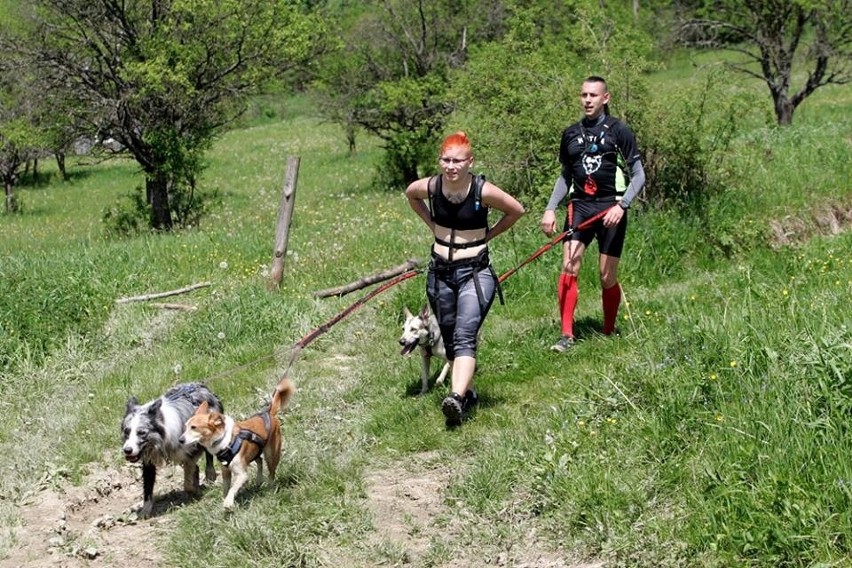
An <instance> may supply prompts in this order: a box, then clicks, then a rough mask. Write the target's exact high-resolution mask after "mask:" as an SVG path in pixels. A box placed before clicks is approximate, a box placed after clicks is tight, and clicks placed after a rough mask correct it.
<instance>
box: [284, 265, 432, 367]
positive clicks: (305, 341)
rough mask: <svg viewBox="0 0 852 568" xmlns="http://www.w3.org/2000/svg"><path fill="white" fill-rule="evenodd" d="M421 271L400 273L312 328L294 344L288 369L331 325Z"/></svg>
mask: <svg viewBox="0 0 852 568" xmlns="http://www.w3.org/2000/svg"><path fill="white" fill-rule="evenodd" d="M421 272H423V270H422V269H419V268H418V269H413V270H409V271H407V272H403V273H402V274H400V275H399V276H397V277H396V278H394V279H393V280H389V281H388V282H385V283H384V284H382V285H381V286H379V287H377V288H375V289H374V290H372V291H371V292H369V293H368V294H365V295H364V296H362V297H361V298H359V299H358V300H357V301H355V302H354V303H352V304H351V305H349V306H348V307H347V308H346V309H344V310H343V311H342V312H340V313H338V314H337V315H336V316H334V317H333V318H331V319H330V320H328V321H327V322H325V323H324V324H322V325H320V326H319V327H317V328H315V329H313V330H311V331H310V332H309V333H308V334H306V335H305V336H304V337H302V339H300V340H299V341H297V342H296V343H294V344H293V346H292V348H291V350H292V353H291V355H290V361H289V363H288V364H287V371H289V370H290V367H291V366H292V365H293V362H294V361H295V360H296V358H297V357H298V356H299V353H300V352H301V351H302V349H304V348H305V347H307V346H308V345H309V344H310V343H311V342H313V340H314V339H316V338H317V337H319V336H320V335H322V334H323V333H325V332H326V331H328V330H329V329H330V328H331V326H333V325H334V324H336V323H337V322H339V321H340V320H342V319H343V318H345V317H346V316H348V315H349V314H351V313H352V312H354V311H355V310H356V309H358V308H360V307H361V306H363V305H364V304H366V303H367V302H368V301H370V300H371V299H373V298H374V297H376V296H378V295H379V294H381V293H382V292H384V291H385V290H387V289H388V288H391V287H392V286H396V285H397V284H399V283H400V282H403V281H405V280H408V279H409V278H412V277H413V276H416V275H417V274H420V273H421Z"/></svg>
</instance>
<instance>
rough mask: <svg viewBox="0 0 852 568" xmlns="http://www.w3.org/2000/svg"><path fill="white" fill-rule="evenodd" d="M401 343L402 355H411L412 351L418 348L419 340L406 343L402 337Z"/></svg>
mask: <svg viewBox="0 0 852 568" xmlns="http://www.w3.org/2000/svg"><path fill="white" fill-rule="evenodd" d="M399 344H400V345H402V351H400V352H399V354H400V355H411V352H412V351H414V350H415V349H417V344H418V342H417V341H412V342H411V343H406V342H405V341H404V340H402V339H400V340H399Z"/></svg>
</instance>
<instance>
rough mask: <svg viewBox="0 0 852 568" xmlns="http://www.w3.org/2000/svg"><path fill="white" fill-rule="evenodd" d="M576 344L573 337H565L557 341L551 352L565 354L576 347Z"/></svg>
mask: <svg viewBox="0 0 852 568" xmlns="http://www.w3.org/2000/svg"><path fill="white" fill-rule="evenodd" d="M574 343H575V341H574V338H573V337H569V336H567V335H563V336H562V337H560V338H559V341H557V342H556V343H554V344H553V345H552V346H551V347H550V350H551V351H557V352H559V353H565V352H566V351H568V350H569V349H571V348H572V347H574Z"/></svg>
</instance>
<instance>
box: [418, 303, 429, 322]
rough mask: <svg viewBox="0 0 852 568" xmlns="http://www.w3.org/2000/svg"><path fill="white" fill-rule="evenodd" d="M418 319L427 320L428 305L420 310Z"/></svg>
mask: <svg viewBox="0 0 852 568" xmlns="http://www.w3.org/2000/svg"><path fill="white" fill-rule="evenodd" d="M420 319H422V320H424V321H425V320H427V319H429V304H426V305H425V306H423V309H422V310H420Z"/></svg>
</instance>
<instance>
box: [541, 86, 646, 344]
mask: <svg viewBox="0 0 852 568" xmlns="http://www.w3.org/2000/svg"><path fill="white" fill-rule="evenodd" d="M609 100H610V93H609V91H608V90H607V85H606V81H605V80H604V79H603V78H601V77H597V76H592V77H589V78H587V79H586V80H585V81H583V86H582V88H581V90H580V103H581V105H582V108H583V118H582V120H580V121H579V122H577V123H574V124H572V125H570V126H569V127H568V128H566V129H565V130H564V131H563V132H562V142H561V144H560V147H559V161H560V163H561V164H562V175H561V176H560V177H559V179H558V180H557V181H556V185H555V186H554V188H553V193H552V194H551V195H550V200H549V201H548V204H547V208H546V210H545V212H544V215H543V216H542V218H541V229H542V230H543V231H544V233H545V234H547V235H551V234H553V233H554V232H556V213H555V210H556V208H557V207H558V206H559V204H560V203H561V202H562V201H563V200H564V199H565V197H566V196H567V197H568V214H567V218H566V220H565V229H564V230H567V229H568V228H569V227H574V228H576V227H578V226H579V225H580V224H581V223H583V221H585V220H587V219H591V218H592V217H594V216H596V215H598V214H600V215H601V218H600V219H598V220H597V221H595V222H594V223H592V224H591V226H589V227H584V228H583V230H575V231H574V232H573V234H571V235H569V236H567V237H566V239H565V241H564V242H563V262H562V273H561V274H560V276H559V282H558V286H557V294H558V299H559V311H560V315H561V319H562V336H561V337H560V338H559V340H558V341H557V342H556V343H555V344H554V345H553V346H552V347H551V349H553V350H554V351H559V352H563V351H567V350H568V349H569V348H570V347H571V346H572V345H574V342H575V335H574V310H575V308H576V306H577V299H578V297H579V289H578V287H577V276H578V275H579V274H580V265H581V263H582V260H583V253H584V252H585V251H586V247H587V246H588V245H589V244H590V243H591V242H592V239H596V240H597V242H598V249H599V252H600V257H599V265H600V281H601V301H602V304H603V314H604V323H603V333H604V334H605V335H610V334H611V333H613V331H614V330H615V322H616V319H617V317H618V307H619V304H620V303H621V286H620V285H619V283H618V262H619V260H620V258H621V251H622V248H623V245H624V237H625V234H626V232H627V209H628V208H629V207H630V203H631V202H632V201H633V199H634V198H635V197H636V195H637V194H638V193H639V191H640V190H641V189H642V187H643V186H644V185H645V170H644V169H643V168H642V161H641V159H640V157H639V150H638V149H637V147H636V139H635V138H634V136H633V132H632V131H631V130H630V128H629V127H628V126H627V125H626V124H624V123H623V122H621V121H620V120H618V119H616V118H613V117H612V116H610V115H609V112H608V110H609Z"/></svg>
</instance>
